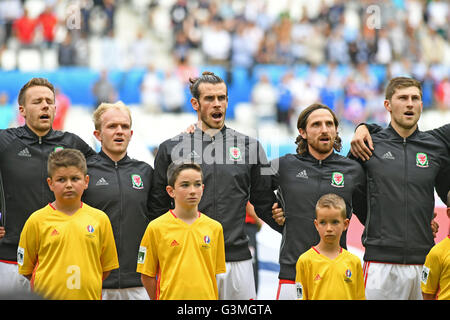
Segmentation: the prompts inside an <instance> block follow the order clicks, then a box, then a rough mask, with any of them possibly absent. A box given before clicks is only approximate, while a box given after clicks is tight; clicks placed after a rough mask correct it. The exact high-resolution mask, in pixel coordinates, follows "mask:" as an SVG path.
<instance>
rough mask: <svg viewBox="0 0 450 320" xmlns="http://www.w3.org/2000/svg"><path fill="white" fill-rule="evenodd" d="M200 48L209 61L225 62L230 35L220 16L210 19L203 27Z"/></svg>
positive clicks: (227, 55) (226, 60) (229, 48)
mask: <svg viewBox="0 0 450 320" xmlns="http://www.w3.org/2000/svg"><path fill="white" fill-rule="evenodd" d="M202 49H203V53H204V54H205V57H206V59H207V61H208V62H209V63H213V64H226V63H227V62H228V59H229V58H230V51H231V35H230V33H229V32H228V31H227V30H226V29H225V28H224V24H223V21H222V19H221V18H218V17H215V18H213V19H211V23H209V24H207V25H206V26H205V27H204V29H203V36H202Z"/></svg>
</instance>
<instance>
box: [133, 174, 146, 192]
mask: <svg viewBox="0 0 450 320" xmlns="http://www.w3.org/2000/svg"><path fill="white" fill-rule="evenodd" d="M131 182H132V183H133V188H135V189H144V182H143V181H142V179H141V176H140V175H138V174H132V175H131Z"/></svg>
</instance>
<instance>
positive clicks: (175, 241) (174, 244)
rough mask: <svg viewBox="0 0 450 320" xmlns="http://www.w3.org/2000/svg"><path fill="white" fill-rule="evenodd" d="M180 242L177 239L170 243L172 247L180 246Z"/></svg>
mask: <svg viewBox="0 0 450 320" xmlns="http://www.w3.org/2000/svg"><path fill="white" fill-rule="evenodd" d="M179 245H180V244H179V243H178V242H177V240H173V241H172V243H171V244H170V246H171V247H176V246H179Z"/></svg>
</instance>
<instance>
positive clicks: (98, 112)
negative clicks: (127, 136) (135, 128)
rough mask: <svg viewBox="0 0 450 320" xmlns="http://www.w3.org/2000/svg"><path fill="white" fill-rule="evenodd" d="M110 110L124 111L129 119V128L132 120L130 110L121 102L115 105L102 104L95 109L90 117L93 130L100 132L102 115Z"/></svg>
mask: <svg viewBox="0 0 450 320" xmlns="http://www.w3.org/2000/svg"><path fill="white" fill-rule="evenodd" d="M110 109H118V110H122V111H124V112H125V113H126V114H127V115H128V117H129V118H130V127H131V124H132V120H131V111H130V108H128V107H127V106H126V105H125V104H124V103H123V102H122V101H118V102H116V103H106V102H103V103H101V104H100V105H99V106H98V108H97V109H95V111H94V114H93V115H92V119H93V121H94V126H95V130H100V129H101V128H102V115H103V114H104V113H105V112H106V111H108V110H110Z"/></svg>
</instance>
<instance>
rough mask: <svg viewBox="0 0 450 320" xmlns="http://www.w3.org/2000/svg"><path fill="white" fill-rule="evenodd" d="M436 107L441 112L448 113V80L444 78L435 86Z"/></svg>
mask: <svg viewBox="0 0 450 320" xmlns="http://www.w3.org/2000/svg"><path fill="white" fill-rule="evenodd" d="M435 96H436V106H437V108H438V109H440V110H442V111H450V80H449V77H448V76H445V77H444V79H442V81H440V82H439V83H438V84H437V86H436V93H435Z"/></svg>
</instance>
